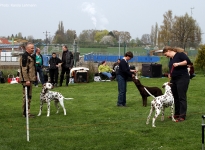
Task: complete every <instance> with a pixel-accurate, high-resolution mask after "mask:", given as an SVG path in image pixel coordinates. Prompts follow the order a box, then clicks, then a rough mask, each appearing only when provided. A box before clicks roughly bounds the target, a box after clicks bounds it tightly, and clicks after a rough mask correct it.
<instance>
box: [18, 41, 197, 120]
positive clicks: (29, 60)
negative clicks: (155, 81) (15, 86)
mask: <svg viewBox="0 0 205 150" xmlns="http://www.w3.org/2000/svg"><path fill="white" fill-rule="evenodd" d="M62 49H63V54H62V59H61V60H60V59H59V58H58V57H56V53H53V54H52V58H51V59H50V60H49V64H50V76H51V82H52V83H54V84H55V83H57V80H58V78H57V76H58V68H59V67H60V66H61V67H62V71H61V75H60V86H62V82H63V79H64V74H65V73H66V86H68V82H69V73H70V69H71V68H72V67H73V54H72V53H71V52H70V51H69V50H68V48H67V47H66V46H63V47H62ZM39 51H40V49H38V48H37V49H36V54H35V55H32V54H33V52H34V45H33V44H32V43H28V44H27V45H26V51H25V53H24V54H23V55H22V57H21V59H20V72H21V73H20V79H21V82H22V85H23V116H24V117H26V105H25V102H26V98H25V96H26V93H25V87H27V95H28V114H29V117H32V116H33V115H32V114H30V102H31V97H32V83H33V82H35V83H36V72H37V71H39V70H40V69H39V68H40V67H41V65H42V64H43V59H42V57H41V56H40V55H39ZM163 53H164V55H165V56H166V57H168V58H169V60H170V61H169V78H170V83H172V86H171V89H172V93H173V96H174V100H175V114H174V117H175V118H176V119H177V122H181V121H184V120H185V118H186V112H187V96H186V93H187V90H188V86H189V82H190V75H189V73H188V70H187V65H193V64H192V63H191V61H190V59H189V58H188V56H187V55H186V54H185V53H183V52H178V49H177V48H172V47H170V46H166V47H164V49H163ZM132 58H133V53H132V52H130V51H129V52H126V53H125V55H124V57H123V59H121V60H120V59H119V60H118V61H117V62H116V63H115V64H114V65H113V68H110V67H109V66H107V65H106V61H103V62H102V64H101V65H100V66H99V68H98V71H99V72H101V73H102V74H104V75H107V76H108V77H109V78H112V77H113V76H112V75H111V72H115V74H116V78H117V82H118V100H117V106H118V107H125V106H126V91H127V79H128V78H129V77H135V75H136V72H137V71H136V70H131V69H130V67H129V64H128V61H129V60H130V59H132ZM54 77H55V79H54ZM40 78H41V77H40ZM42 81H44V80H43V79H42Z"/></svg>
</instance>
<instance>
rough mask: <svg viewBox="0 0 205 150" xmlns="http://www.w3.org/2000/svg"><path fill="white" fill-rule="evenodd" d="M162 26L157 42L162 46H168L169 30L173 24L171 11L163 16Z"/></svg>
mask: <svg viewBox="0 0 205 150" xmlns="http://www.w3.org/2000/svg"><path fill="white" fill-rule="evenodd" d="M163 17H164V20H163V25H162V26H161V27H160V31H159V37H158V40H159V42H160V43H163V45H170V40H171V36H172V35H171V30H172V24H173V18H172V11H171V10H169V11H168V12H166V13H165V14H164V15H163Z"/></svg>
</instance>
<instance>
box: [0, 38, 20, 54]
mask: <svg viewBox="0 0 205 150" xmlns="http://www.w3.org/2000/svg"><path fill="white" fill-rule="evenodd" d="M20 45H21V44H12V43H11V42H9V40H8V39H6V38H0V52H12V50H13V51H21V49H20Z"/></svg>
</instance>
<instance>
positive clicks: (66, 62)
mask: <svg viewBox="0 0 205 150" xmlns="http://www.w3.org/2000/svg"><path fill="white" fill-rule="evenodd" d="M62 49H63V53H62V59H61V60H62V64H61V74H60V85H59V86H62V83H63V79H64V74H66V86H68V83H69V78H70V70H71V69H72V68H73V64H74V59H73V54H72V52H71V51H69V50H68V47H67V46H66V45H64V46H63V47H62Z"/></svg>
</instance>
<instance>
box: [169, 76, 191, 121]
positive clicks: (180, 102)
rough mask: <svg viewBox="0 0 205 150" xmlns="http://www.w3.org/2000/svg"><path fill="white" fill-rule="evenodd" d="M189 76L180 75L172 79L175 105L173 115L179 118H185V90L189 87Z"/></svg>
mask: <svg viewBox="0 0 205 150" xmlns="http://www.w3.org/2000/svg"><path fill="white" fill-rule="evenodd" d="M189 81H190V79H189V75H188V74H187V75H182V76H178V77H172V79H171V81H170V82H171V83H172V84H173V85H172V86H171V89H172V93H173V96H174V103H175V115H176V116H179V117H181V118H184V119H185V118H186V112H187V96H186V93H187V90H188V86H189Z"/></svg>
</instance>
